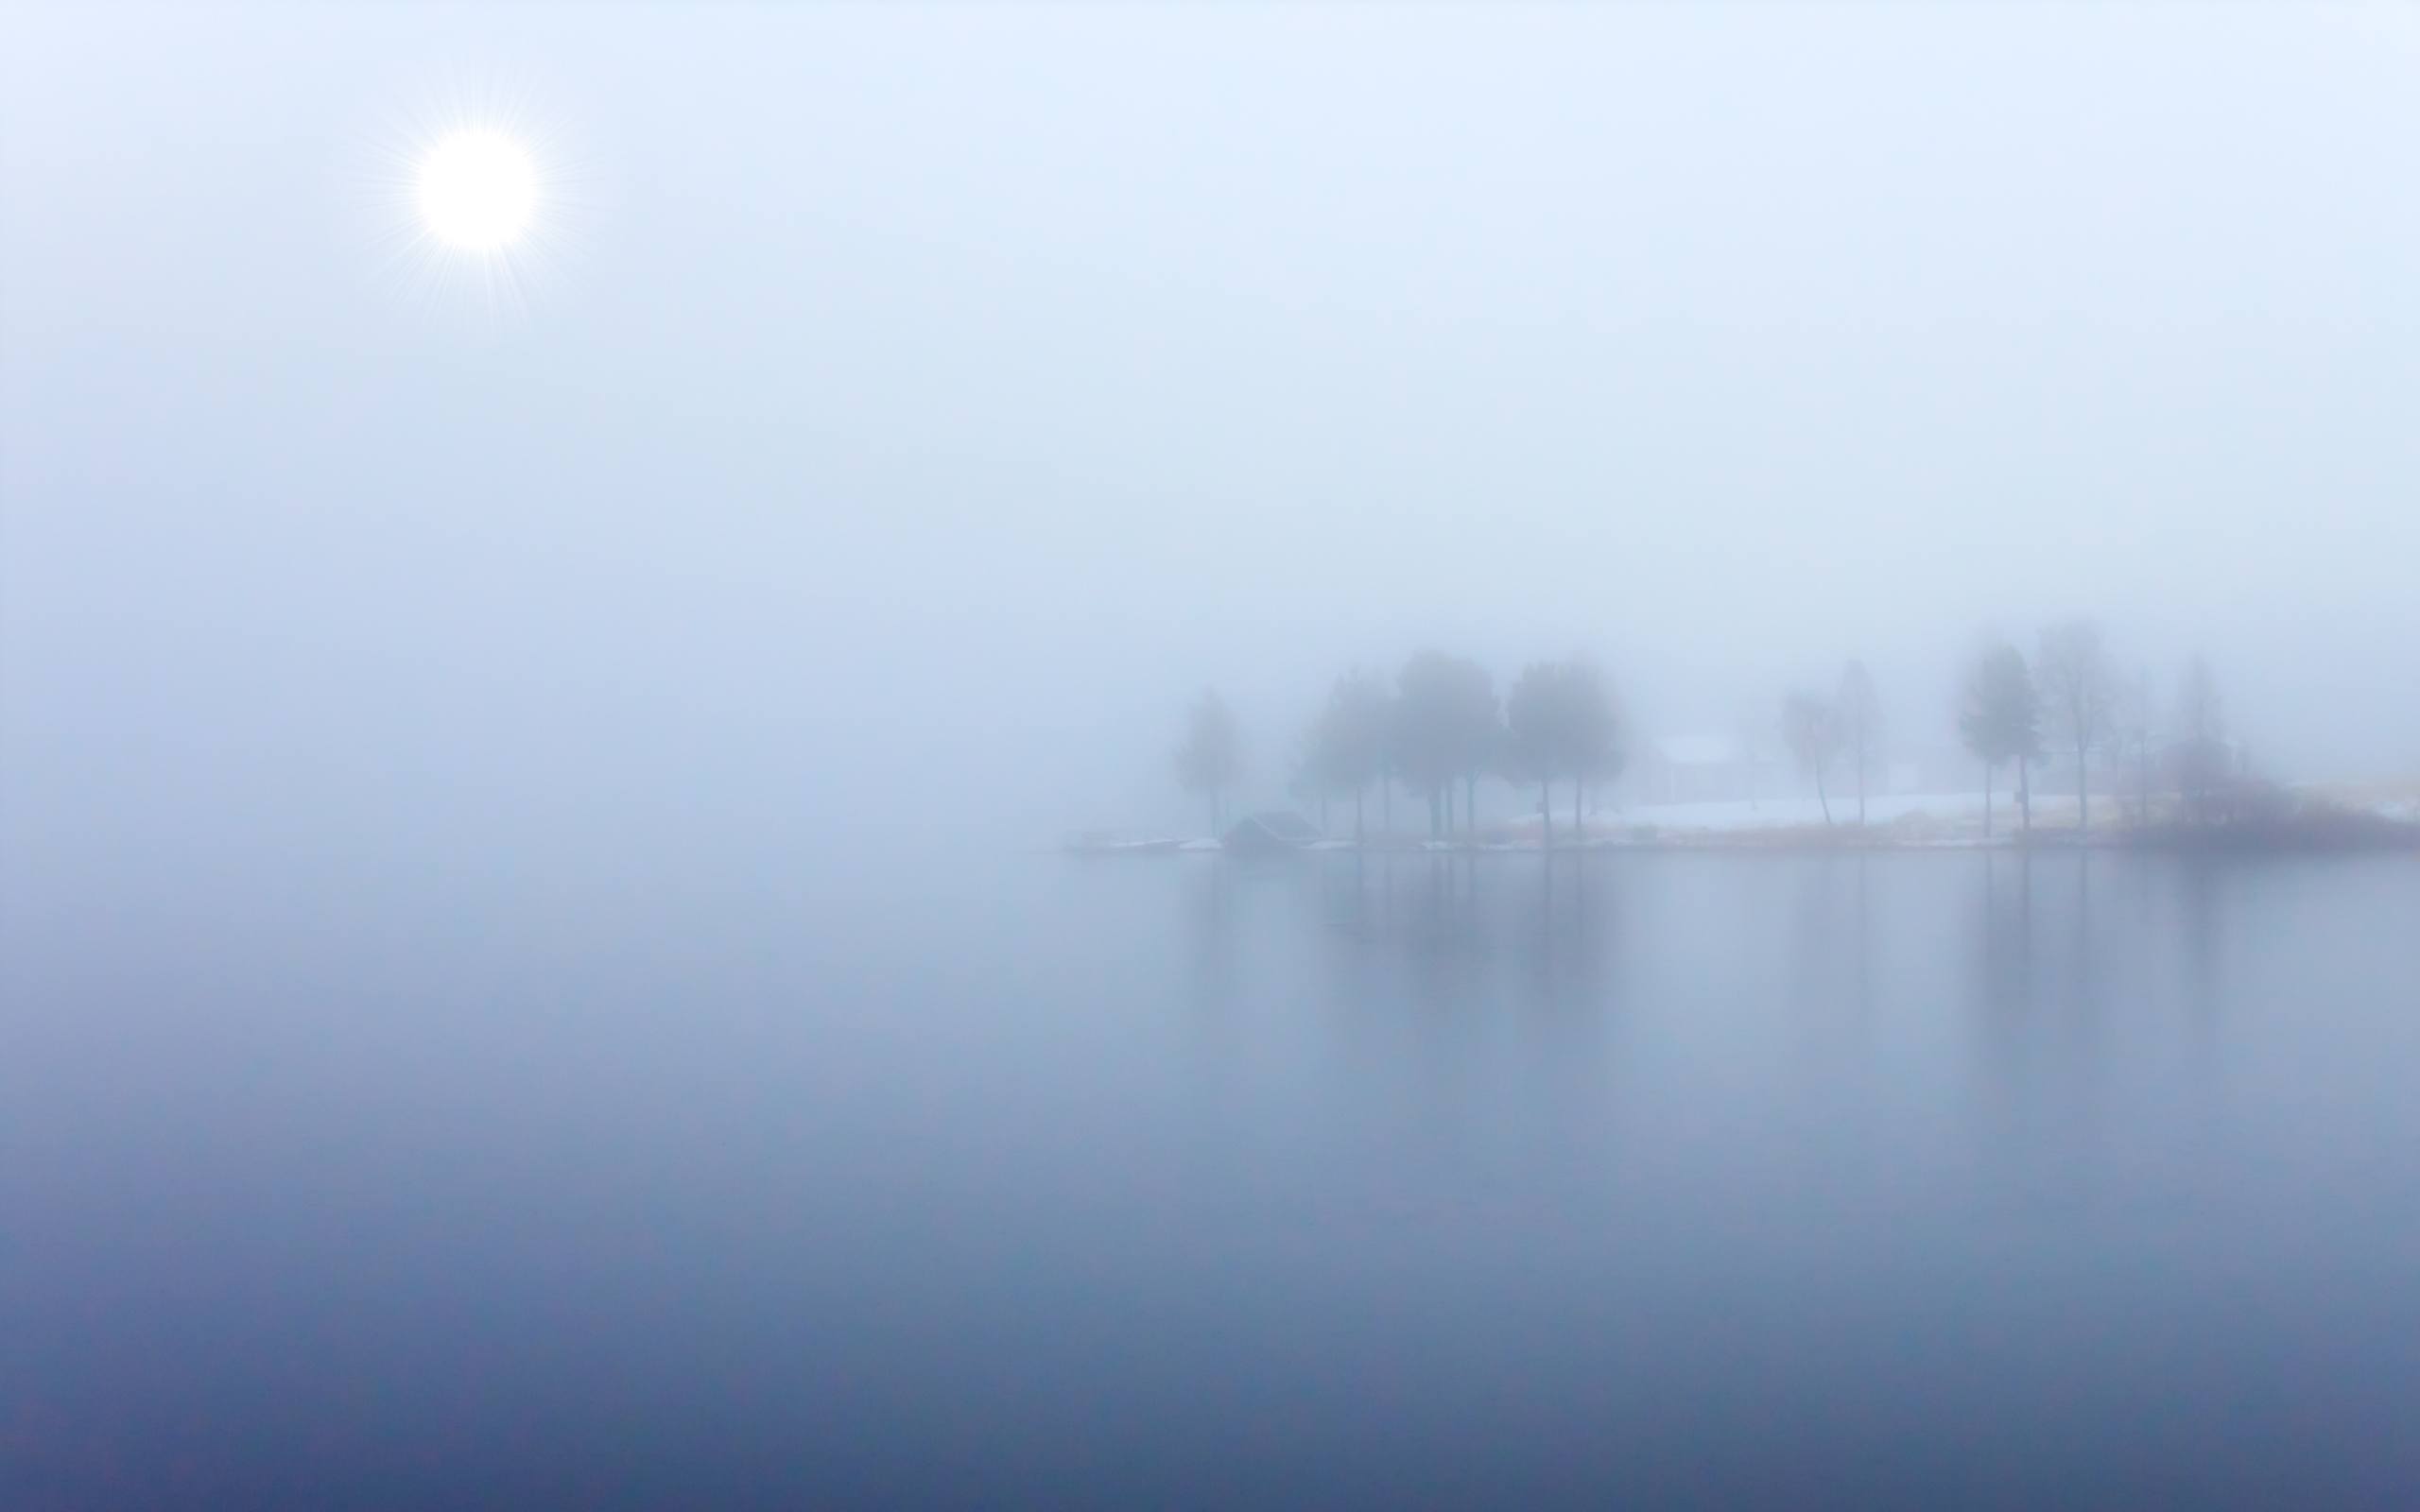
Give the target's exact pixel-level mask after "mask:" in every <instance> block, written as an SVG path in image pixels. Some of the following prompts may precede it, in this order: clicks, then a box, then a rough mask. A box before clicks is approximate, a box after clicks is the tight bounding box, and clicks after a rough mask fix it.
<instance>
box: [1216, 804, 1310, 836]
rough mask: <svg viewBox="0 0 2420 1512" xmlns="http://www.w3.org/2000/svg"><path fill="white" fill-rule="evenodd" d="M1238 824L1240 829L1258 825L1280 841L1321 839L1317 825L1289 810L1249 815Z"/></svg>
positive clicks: (1263, 811)
mask: <svg viewBox="0 0 2420 1512" xmlns="http://www.w3.org/2000/svg"><path fill="white" fill-rule="evenodd" d="M1236 824H1237V826H1238V827H1239V828H1240V827H1241V826H1243V825H1246V824H1253V825H1257V826H1259V827H1260V828H1261V829H1263V830H1265V831H1267V832H1268V833H1270V834H1271V835H1273V836H1275V837H1276V838H1278V839H1280V840H1296V841H1310V840H1316V839H1318V838H1319V837H1320V832H1319V827H1318V826H1317V825H1315V824H1313V823H1312V822H1311V821H1310V820H1308V819H1306V818H1305V817H1303V816H1301V815H1299V814H1296V813H1294V812H1292V811H1291V810H1288V809H1264V810H1262V811H1261V812H1259V813H1257V814H1247V815H1245V816H1243V817H1242V818H1241V819H1239V820H1237V821H1236Z"/></svg>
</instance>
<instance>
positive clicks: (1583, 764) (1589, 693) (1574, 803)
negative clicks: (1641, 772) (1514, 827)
mask: <svg viewBox="0 0 2420 1512" xmlns="http://www.w3.org/2000/svg"><path fill="white" fill-rule="evenodd" d="M1504 713H1505V725H1506V736H1505V744H1504V750H1505V763H1506V765H1507V767H1508V768H1509V769H1510V770H1511V771H1512V772H1513V773H1514V774H1515V775H1517V776H1520V777H1524V778H1527V779H1528V780H1530V781H1532V782H1536V783H1537V784H1538V786H1539V808H1540V811H1541V816H1542V817H1543V819H1544V821H1545V825H1546V828H1545V832H1544V833H1543V835H1542V843H1544V844H1545V845H1547V846H1548V847H1551V846H1552V845H1553V844H1554V783H1555V780H1556V779H1557V778H1562V777H1568V778H1570V779H1571V782H1572V786H1571V826H1572V833H1573V835H1574V837H1575V838H1576V837H1577V836H1578V835H1579V833H1581V828H1582V805H1583V799H1584V796H1585V794H1586V792H1587V784H1588V782H1589V781H1590V780H1591V779H1602V778H1611V777H1613V776H1615V775H1616V774H1618V773H1619V772H1620V770H1621V768H1622V762H1623V754H1624V753H1623V750H1622V740H1621V715H1620V710H1619V707H1618V706H1617V705H1616V702H1615V700H1614V695H1613V689H1612V686H1611V685H1610V684H1609V683H1608V682H1607V681H1606V680H1605V677H1604V674H1603V673H1602V672H1600V671H1599V670H1598V668H1597V666H1596V665H1595V663H1593V662H1589V661H1587V660H1586V659H1584V658H1580V657H1575V658H1573V659H1571V660H1570V661H1567V662H1531V663H1530V664H1529V665H1528V666H1526V667H1524V668H1522V669H1521V675H1520V677H1519V678H1518V679H1515V680H1514V682H1513V691H1512V693H1511V694H1510V695H1509V696H1507V697H1506V699H1505V703H1504Z"/></svg>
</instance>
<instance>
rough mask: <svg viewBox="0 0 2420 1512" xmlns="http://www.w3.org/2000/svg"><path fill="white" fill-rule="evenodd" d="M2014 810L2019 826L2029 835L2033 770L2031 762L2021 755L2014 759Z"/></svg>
mask: <svg viewBox="0 0 2420 1512" xmlns="http://www.w3.org/2000/svg"><path fill="white" fill-rule="evenodd" d="M2016 811H2017V814H2018V816H2019V824H2020V828H2022V829H2023V831H2024V833H2026V834H2027V835H2028V836H2031V834H2032V833H2033V771H2032V764H2031V762H2029V761H2028V760H2027V759H2026V758H2025V757H2023V756H2019V757H2018V758H2017V759H2016Z"/></svg>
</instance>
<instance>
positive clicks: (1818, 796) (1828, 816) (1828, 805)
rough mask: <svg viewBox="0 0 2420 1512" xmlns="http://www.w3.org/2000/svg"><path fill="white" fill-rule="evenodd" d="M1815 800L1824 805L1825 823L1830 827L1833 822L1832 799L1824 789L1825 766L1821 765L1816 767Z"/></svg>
mask: <svg viewBox="0 0 2420 1512" xmlns="http://www.w3.org/2000/svg"><path fill="white" fill-rule="evenodd" d="M1815 801H1816V802H1818V803H1821V804H1823V805H1824V826H1825V827H1826V828H1829V827H1830V825H1831V822H1832V799H1831V798H1830V797H1829V796H1828V795H1827V794H1825V793H1824V768H1822V767H1821V766H1818V767H1816V768H1815Z"/></svg>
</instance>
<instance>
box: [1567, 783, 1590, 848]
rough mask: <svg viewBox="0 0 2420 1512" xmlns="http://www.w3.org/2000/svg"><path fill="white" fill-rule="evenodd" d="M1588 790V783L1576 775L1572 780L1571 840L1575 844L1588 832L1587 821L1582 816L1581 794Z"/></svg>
mask: <svg viewBox="0 0 2420 1512" xmlns="http://www.w3.org/2000/svg"><path fill="white" fill-rule="evenodd" d="M1586 791H1588V784H1587V783H1585V782H1582V781H1581V780H1580V779H1578V778H1576V777H1575V778H1573V779H1572V780H1571V841H1572V844H1574V845H1577V844H1579V843H1580V842H1581V841H1582V839H1584V838H1586V836H1587V833H1588V826H1587V824H1586V822H1585V821H1583V820H1582V818H1581V817H1580V795H1582V793H1585V792H1586Z"/></svg>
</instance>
